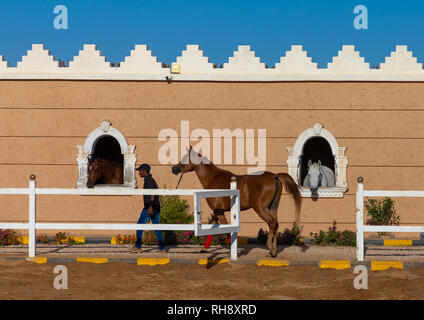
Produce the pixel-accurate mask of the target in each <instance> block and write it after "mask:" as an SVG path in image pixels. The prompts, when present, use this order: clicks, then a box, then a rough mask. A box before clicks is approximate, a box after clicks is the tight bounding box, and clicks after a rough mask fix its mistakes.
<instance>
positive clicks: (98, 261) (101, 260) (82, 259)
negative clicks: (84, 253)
mask: <svg viewBox="0 0 424 320" xmlns="http://www.w3.org/2000/svg"><path fill="white" fill-rule="evenodd" d="M108 261H109V260H108V258H77V262H90V263H108Z"/></svg>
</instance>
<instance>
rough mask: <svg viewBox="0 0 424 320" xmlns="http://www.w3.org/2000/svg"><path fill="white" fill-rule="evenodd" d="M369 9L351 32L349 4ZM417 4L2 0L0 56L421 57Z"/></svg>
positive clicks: (423, 45) (422, 12) (421, 12)
mask: <svg viewBox="0 0 424 320" xmlns="http://www.w3.org/2000/svg"><path fill="white" fill-rule="evenodd" d="M360 4H361V5H365V6H366V7H367V8H368V30H356V29H355V28H354V27H353V20H354V18H355V14H354V13H353V8H354V7H355V6H356V5H360ZM56 5H65V6H66V7H67V9H68V23H69V29H68V30H56V29H55V28H54V27H53V20H54V18H55V17H56V15H55V14H54V13H53V9H54V7H55V6H56ZM423 31H424V1H418V0H403V1H399V0H397V1H393V0H386V1H383V0H367V1H362V0H357V1H351V0H320V1H318V0H296V1H293V0H290V1H288V0H287V1H278V0H274V1H270V0H260V1H259V0H257V1H251V0H237V1H235V0H215V1H211V0H197V1H193V0H178V1H176V0H172V1H168V0H167V1H165V0H110V1H108V0H102V1H100V0H19V1H17V0H1V6H0V55H3V56H4V57H5V60H7V61H9V62H10V64H11V65H12V66H15V65H16V62H17V61H20V60H21V57H22V55H24V54H25V53H26V51H27V50H28V49H30V48H31V45H32V44H33V43H44V44H45V45H46V48H47V49H48V50H50V52H51V54H53V55H54V56H55V57H56V59H62V60H72V59H73V56H76V55H78V51H79V50H81V49H82V46H83V44H96V45H97V46H98V48H99V49H100V50H101V51H102V53H103V55H104V56H106V58H107V61H110V62H120V61H123V60H124V59H125V56H127V55H129V54H130V50H131V49H133V48H134V46H135V45H136V44H147V45H148V47H149V49H150V50H152V51H153V55H155V56H156V57H158V61H160V62H164V63H167V64H170V63H172V62H173V61H175V59H176V57H177V56H179V55H181V52H182V50H184V49H185V47H186V45H187V44H199V45H200V48H201V49H202V50H203V51H204V53H205V55H206V56H207V57H209V58H210V62H212V63H216V64H218V65H219V64H222V63H224V62H227V61H228V57H230V56H232V55H233V52H234V51H235V50H236V49H237V46H238V45H250V46H251V49H252V50H254V51H255V52H256V56H258V57H260V58H261V61H262V62H265V63H267V64H268V65H269V66H273V65H274V64H275V63H276V62H279V60H280V57H281V56H283V55H285V52H286V51H287V50H288V49H290V46H291V45H293V44H301V45H303V47H304V49H305V50H307V51H308V55H309V56H310V57H312V58H313V62H317V63H318V65H319V66H320V67H326V66H327V63H328V62H331V60H332V57H333V56H336V55H337V51H338V50H341V47H342V45H343V44H348V45H355V47H356V49H357V50H359V51H360V52H361V56H362V57H365V60H366V62H369V63H370V64H371V65H374V64H378V63H381V62H384V58H385V57H386V56H389V55H390V52H391V51H394V50H395V46H396V45H397V44H400V45H407V46H408V49H409V50H412V51H413V53H414V56H415V57H417V58H418V62H421V63H422V62H423V59H424V32H423Z"/></svg>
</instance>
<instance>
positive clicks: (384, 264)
mask: <svg viewBox="0 0 424 320" xmlns="http://www.w3.org/2000/svg"><path fill="white" fill-rule="evenodd" d="M4 259H5V260H6V261H29V262H35V263H40V264H42V263H52V264H69V263H75V262H78V263H94V264H104V263H113V262H119V263H128V264H134V265H137V266H142V267H143V266H158V265H166V264H174V263H179V264H183V265H192V264H198V265H206V266H207V267H210V266H214V265H218V264H226V263H236V264H242V265H245V264H251V265H256V266H260V267H283V268H289V267H300V266H309V267H311V266H313V267H318V268H320V269H336V270H342V269H349V268H354V267H355V266H357V265H363V266H365V267H366V268H367V269H368V270H373V271H377V270H388V269H390V268H395V269H411V268H424V262H412V261H407V262H403V261H376V260H372V261H349V260H314V261H291V260H278V259H270V260H265V259H261V260H238V261H231V260H230V259H197V260H188V259H170V258H94V257H89V258H87V257H76V258H49V257H35V258H29V257H14V256H11V257H4Z"/></svg>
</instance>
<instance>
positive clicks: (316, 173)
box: [307, 160, 322, 197]
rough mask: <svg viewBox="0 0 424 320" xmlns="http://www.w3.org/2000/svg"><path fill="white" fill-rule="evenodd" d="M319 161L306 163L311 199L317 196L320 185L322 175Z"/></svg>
mask: <svg viewBox="0 0 424 320" xmlns="http://www.w3.org/2000/svg"><path fill="white" fill-rule="evenodd" d="M320 168H321V160H318V163H312V161H311V160H309V162H308V174H307V178H308V179H309V188H310V189H311V194H312V197H317V196H318V187H319V186H320V185H321V180H322V173H321V170H320Z"/></svg>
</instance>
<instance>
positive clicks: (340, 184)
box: [287, 123, 348, 198]
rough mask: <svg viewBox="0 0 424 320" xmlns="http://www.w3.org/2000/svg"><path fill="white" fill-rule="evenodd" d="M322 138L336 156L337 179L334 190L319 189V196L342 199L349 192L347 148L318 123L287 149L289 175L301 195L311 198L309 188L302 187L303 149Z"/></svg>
mask: <svg viewBox="0 0 424 320" xmlns="http://www.w3.org/2000/svg"><path fill="white" fill-rule="evenodd" d="M315 137H321V138H324V139H325V140H326V141H327V142H328V144H329V145H330V147H331V152H332V154H333V156H334V165H335V178H336V183H335V187H333V188H323V187H320V188H319V189H318V196H319V197H324V198H342V197H343V194H344V193H345V192H346V191H347V190H348V185H347V176H346V169H347V164H348V161H347V156H346V147H340V146H339V144H338V143H337V140H336V138H335V137H334V136H333V135H332V134H331V133H330V132H329V131H328V130H326V129H324V128H323V125H322V124H321V123H316V124H315V125H314V126H313V127H312V128H309V129H307V130H305V131H303V132H302V133H301V134H300V136H299V137H298V138H297V140H296V142H295V144H294V146H293V147H287V152H288V154H289V155H288V159H287V166H288V173H289V174H290V176H291V177H292V178H293V179H294V180H295V181H296V182H297V184H298V185H299V186H301V195H302V197H305V198H310V197H311V191H310V189H309V188H308V187H302V181H299V180H300V163H301V161H300V160H301V157H302V155H303V147H304V145H305V143H306V141H308V140H309V139H311V138H315Z"/></svg>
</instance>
